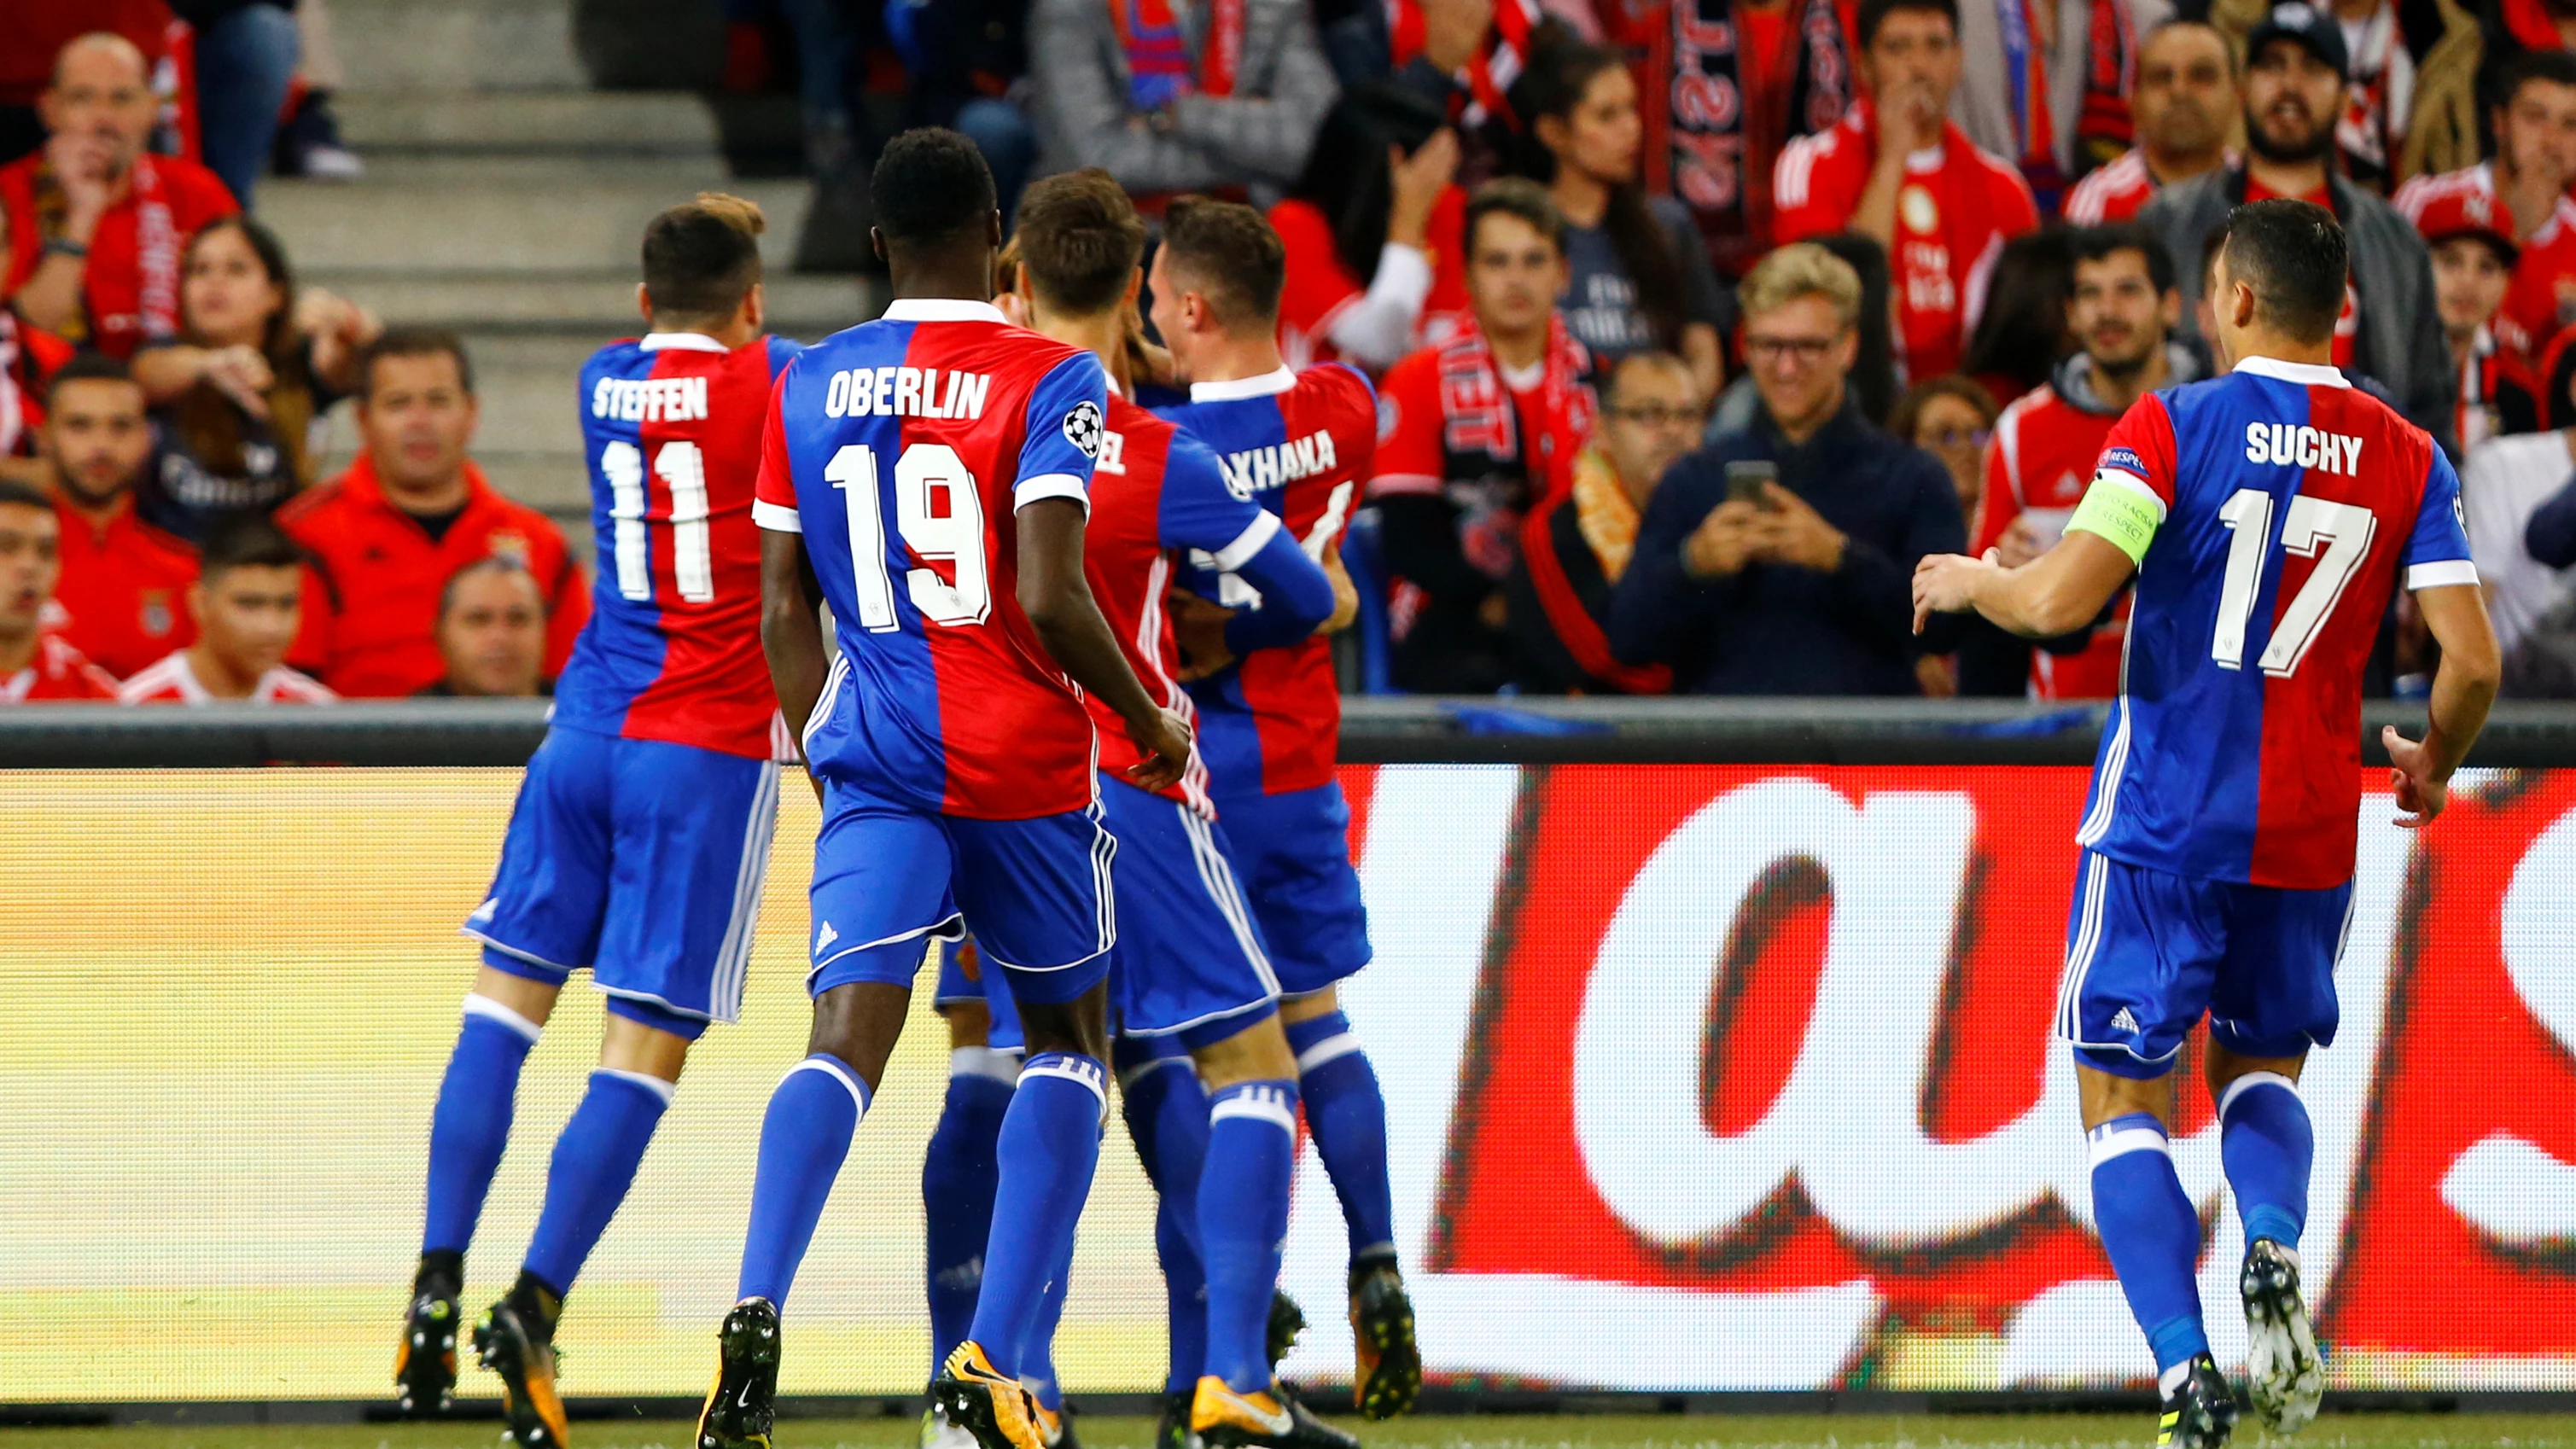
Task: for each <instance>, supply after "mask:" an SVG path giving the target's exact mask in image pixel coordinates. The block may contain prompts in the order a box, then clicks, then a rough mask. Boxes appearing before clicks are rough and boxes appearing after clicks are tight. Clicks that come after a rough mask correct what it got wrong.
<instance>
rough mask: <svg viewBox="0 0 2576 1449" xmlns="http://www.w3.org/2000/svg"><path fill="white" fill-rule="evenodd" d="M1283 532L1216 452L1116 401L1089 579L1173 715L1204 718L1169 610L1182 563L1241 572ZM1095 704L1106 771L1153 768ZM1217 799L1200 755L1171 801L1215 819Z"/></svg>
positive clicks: (1090, 538)
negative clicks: (1238, 488)
mask: <svg viewBox="0 0 2576 1449" xmlns="http://www.w3.org/2000/svg"><path fill="white" fill-rule="evenodd" d="M1278 532H1279V518H1278V515H1276V514H1274V513H1272V512H1270V511H1269V510H1268V509H1265V508H1263V507H1262V506H1261V505H1260V504H1258V503H1255V502H1253V501H1252V499H1251V498H1249V497H1247V496H1244V495H1243V494H1240V493H1237V492H1235V491H1234V490H1232V489H1230V488H1228V487H1227V486H1226V480H1225V474H1224V472H1223V471H1222V469H1221V468H1220V465H1219V464H1218V462H1217V457H1216V454H1215V453H1213V452H1211V451H1210V450H1209V449H1208V446H1207V444H1205V443H1202V442H1200V441H1199V440H1198V439H1196V438H1193V437H1191V436H1189V435H1188V434H1186V433H1183V432H1182V431H1180V430H1179V429H1178V428H1175V427H1173V426H1172V425H1171V424H1170V423H1168V422H1165V421H1164V420H1162V419H1161V418H1158V417H1156V416H1154V415H1153V414H1152V413H1150V412H1148V411H1146V410H1145V409H1143V408H1141V407H1138V406H1137V405H1136V404H1134V403H1132V402H1129V401H1128V400H1127V399H1126V398H1124V397H1112V398H1111V399H1110V400H1109V436H1108V438H1107V440H1106V441H1105V442H1104V444H1103V445H1102V448H1101V452H1100V463H1099V468H1098V470H1097V471H1096V472H1095V473H1094V474H1093V475H1092V479H1091V525H1090V527H1088V528H1086V529H1085V530H1083V539H1082V565H1083V571H1084V573H1085V574H1086V575H1088V576H1089V578H1090V580H1091V593H1092V597H1093V598H1095V599H1097V600H1098V601H1099V603H1100V612H1101V614H1102V615H1103V616H1104V617H1106V618H1107V619H1108V620H1109V629H1110V632H1111V633H1114V634H1116V635H1117V636H1118V644H1119V647H1120V648H1121V649H1124V650H1125V651H1126V653H1127V663H1128V665H1129V666H1130V667H1131V668H1133V669H1134V670H1135V671H1136V677H1137V678H1138V679H1140V680H1143V681H1144V682H1145V688H1146V689H1147V691H1148V692H1150V693H1152V694H1153V696H1154V698H1155V700H1156V701H1157V702H1158V703H1160V704H1161V705H1162V706H1163V707H1164V708H1166V709H1171V710H1177V711H1179V712H1180V713H1181V714H1182V715H1184V716H1187V715H1190V714H1192V713H1193V712H1194V711H1193V707H1192V701H1191V698H1190V694H1189V692H1188V691H1187V690H1185V689H1183V688H1182V687H1181V686H1180V685H1179V684H1177V683H1175V682H1174V679H1173V676H1174V675H1175V674H1176V673H1178V671H1179V664H1180V651H1179V646H1178V644H1177V642H1176V641H1175V640H1174V638H1173V637H1172V622H1171V616H1170V614H1169V613H1168V612H1166V611H1165V609H1164V607H1163V596H1164V595H1165V594H1166V593H1168V592H1169V591H1170V590H1171V588H1172V583H1173V563H1174V554H1175V553H1176V552H1177V551H1182V550H1186V551H1188V552H1190V553H1192V554H1195V555H1198V556H1202V557H1205V558H1207V559H1208V560H1209V561H1210V564H1211V566H1212V567H1214V568H1215V569H1218V570H1221V571H1227V572H1231V571H1232V570H1234V569H1236V568H1240V567H1242V566H1243V565H1244V564H1245V563H1246V562H1248V561H1250V560H1251V559H1252V558H1253V557H1254V556H1255V555H1256V554H1258V553H1260V551H1261V549H1262V546H1263V545H1265V544H1267V543H1268V542H1269V541H1270V540H1271V538H1272V537H1274V536H1275V535H1277V534H1278ZM1283 547H1284V546H1283ZM1267 652H1278V651H1267ZM1090 703H1091V720H1092V723H1093V725H1094V726H1096V727H1097V728H1098V729H1099V731H1100V768H1101V769H1102V770H1104V771H1106V772H1108V773H1110V774H1113V775H1123V774H1124V772H1125V771H1126V770H1128V769H1129V768H1130V767H1132V766H1135V765H1138V764H1141V763H1143V760H1144V756H1143V754H1142V752H1140V751H1139V750H1138V749H1137V748H1136V744H1135V742H1134V741H1133V740H1130V739H1129V738H1128V737H1127V727H1126V725H1125V724H1124V723H1123V722H1121V721H1120V720H1119V718H1118V716H1117V714H1116V712H1115V711H1113V710H1111V709H1110V708H1109V706H1107V705H1106V704H1103V703H1102V702H1101V701H1100V700H1099V699H1098V698H1093V699H1092V700H1091V701H1090ZM1207 791H1208V771H1207V765H1206V762H1205V760H1204V759H1203V758H1201V757H1199V756H1198V755H1196V754H1193V755H1192V757H1191V760H1190V766H1189V769H1188V770H1187V771H1185V772H1184V773H1183V774H1182V776H1181V779H1180V780H1179V782H1178V783H1176V784H1173V785H1171V786H1169V787H1167V788H1166V789H1165V790H1164V791H1163V793H1164V794H1165V795H1168V796H1170V797H1171V798H1172V799H1174V800H1178V801H1181V802H1183V803H1185V804H1187V805H1189V806H1190V807H1191V808H1193V809H1195V810H1197V811H1198V812H1199V813H1200V814H1202V815H1206V816H1209V817H1210V818H1213V817H1214V815H1215V813H1216V812H1215V808H1214V807H1213V806H1212V805H1211V804H1210V803H1209V801H1208V794H1207Z"/></svg>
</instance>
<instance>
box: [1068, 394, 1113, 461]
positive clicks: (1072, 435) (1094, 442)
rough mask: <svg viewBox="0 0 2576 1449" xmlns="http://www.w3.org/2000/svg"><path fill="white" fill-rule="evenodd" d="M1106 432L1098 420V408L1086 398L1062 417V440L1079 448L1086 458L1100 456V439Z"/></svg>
mask: <svg viewBox="0 0 2576 1449" xmlns="http://www.w3.org/2000/svg"><path fill="white" fill-rule="evenodd" d="M1106 431H1107V429H1106V427H1105V426H1104V425H1103V424H1102V422H1101V420H1100V409H1099V407H1098V406H1097V405H1095V404H1094V403H1093V402H1092V401H1091V400H1090V399H1088V398H1085V399H1084V400H1083V401H1081V402H1080V403H1077V404H1075V406H1074V409H1073V411H1072V412H1069V413H1066V414H1065V415H1064V440H1065V441H1066V442H1068V443H1071V444H1073V445H1074V446H1075V447H1077V448H1080V449H1081V450H1082V456H1084V457H1086V458H1094V459H1096V458H1098V457H1099V456H1100V438H1101V434H1102V433H1104V432H1106Z"/></svg>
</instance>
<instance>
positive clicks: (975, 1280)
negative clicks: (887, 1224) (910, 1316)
mask: <svg viewBox="0 0 2576 1449" xmlns="http://www.w3.org/2000/svg"><path fill="white" fill-rule="evenodd" d="M1019 1070H1020V1067H1019V1062H1018V1061H1017V1060H1016V1059H1015V1058H1013V1057H1012V1056H1011V1054H1010V1053H1008V1052H997V1051H995V1050H993V1049H992V1048H990V1047H957V1048H955V1049H954V1050H952V1051H950V1052H949V1054H948V1100H947V1102H946V1104H945V1105H944V1106H943V1107H942V1108H941V1109H940V1113H939V1127H938V1130H936V1131H934V1132H932V1133H931V1134H930V1149H929V1151H927V1152H926V1153H924V1154H923V1156H922V1159H921V1210H922V1227H923V1237H924V1240H925V1241H924V1246H925V1247H926V1248H927V1249H928V1253H927V1255H926V1256H927V1258H928V1263H927V1268H928V1274H929V1296H930V1372H931V1373H932V1375H933V1376H936V1375H937V1374H938V1372H939V1366H940V1365H941V1364H944V1363H946V1362H947V1361H948V1355H949V1354H950V1353H952V1352H954V1351H955V1350H956V1348H957V1344H958V1341H959V1340H961V1339H963V1338H965V1336H966V1329H967V1326H968V1325H969V1324H971V1323H973V1322H974V1320H975V1294H976V1290H977V1289H978V1288H980V1287H981V1286H982V1284H983V1281H984V1240H985V1239H986V1238H987V1237H990V1236H991V1235H992V1231H993V1184H994V1182H995V1180H996V1178H997V1177H998V1176H999V1174H1000V1171H1001V1163H1000V1161H999V1159H998V1158H997V1156H996V1155H995V1153H996V1147H997V1144H998V1143H999V1140H1000V1138H1001V1135H1002V1114H1003V1113H1005V1112H1007V1111H1009V1110H1010V1107H1011V1083H1012V1081H1013V1080H1014V1079H1015V1078H1016V1077H1017V1076H1018V1075H1019Z"/></svg>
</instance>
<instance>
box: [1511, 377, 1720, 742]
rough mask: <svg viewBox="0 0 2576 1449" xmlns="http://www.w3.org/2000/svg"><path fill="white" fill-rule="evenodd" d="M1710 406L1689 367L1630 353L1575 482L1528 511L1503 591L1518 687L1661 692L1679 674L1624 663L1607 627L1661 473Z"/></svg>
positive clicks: (1683, 450) (1691, 441)
mask: <svg viewBox="0 0 2576 1449" xmlns="http://www.w3.org/2000/svg"><path fill="white" fill-rule="evenodd" d="M1707 421H1708V403H1707V400H1706V399H1705V398H1704V397H1702V396H1701V394H1700V390H1699V383H1698V381H1697V379H1696V378H1695V377H1694V376H1693V375H1692V373H1691V368H1690V363H1689V362H1687V361H1685V360H1684V359H1683V358H1681V357H1680V356H1678V355H1676V354H1674V353H1670V352H1632V353H1630V354H1628V355H1627V356H1626V357H1624V358H1622V359H1620V361H1619V364H1618V366H1616V367H1615V368H1613V369H1612V370H1611V372H1610V375H1609V377H1608V378H1607V380H1606V381H1605V383H1604V385H1603V390H1602V394H1601V420H1600V427H1599V429H1598V430H1597V431H1596V432H1594V433H1593V435H1592V444H1591V446H1590V447H1587V448H1585V449H1584V450H1583V451H1582V452H1581V453H1578V454H1576V455H1575V459H1574V482H1573V486H1572V487H1570V488H1568V489H1567V490H1566V491H1565V492H1564V493H1561V494H1558V495H1556V496H1554V497H1551V498H1549V499H1548V500H1547V501H1545V502H1543V503H1541V504H1539V505H1538V507H1536V508H1534V509H1532V510H1531V512H1530V516H1529V518H1528V520H1527V521H1526V522H1524V523H1523V524H1522V525H1521V557H1520V562H1519V564H1518V565H1517V566H1515V567H1514V568H1513V570H1512V577H1511V581H1510V583H1509V584H1508V585H1507V586H1506V590H1507V591H1506V594H1505V605H1506V610H1507V614H1508V618H1509V621H1510V622H1509V628H1510V631H1511V636H1512V678H1513V682H1514V683H1515V684H1516V685H1518V687H1519V689H1520V691H1521V693H1523V694H1663V693H1665V692H1667V691H1669V690H1670V689H1671V688H1672V687H1673V675H1672V671H1671V670H1669V669H1666V668H1665V667H1664V666H1662V665H1660V664H1649V665H1644V666H1639V665H1633V664H1622V663H1620V662H1619V660H1618V658H1617V656H1615V655H1613V654H1612V653H1611V652H1610V639H1609V635H1608V634H1607V633H1606V632H1605V629H1604V625H1605V624H1606V622H1607V620H1608V619H1609V617H1610V596H1611V591H1612V590H1613V589H1615V588H1617V587H1618V583H1619V579H1620V577H1621V575H1623V574H1625V573H1626V572H1627V571H1628V560H1629V558H1630V557H1632V556H1633V554H1634V553H1635V550H1636V544H1637V525H1638V522H1639V521H1640V516H1641V515H1642V513H1643V512H1644V510H1645V507H1646V503H1647V500H1648V499H1650V498H1652V497H1653V496H1654V492H1655V484H1656V483H1657V482H1658V481H1660V480H1661V479H1662V478H1663V476H1664V472H1665V470H1667V469H1669V468H1671V467H1672V466H1673V464H1674V463H1676V462H1679V461H1680V460H1681V458H1682V457H1683V455H1685V454H1687V453H1688V452H1690V450H1691V449H1692V448H1693V447H1695V446H1697V445H1698V443H1699V434H1700V429H1701V428H1702V427H1703V426H1704V425H1706V423H1707Z"/></svg>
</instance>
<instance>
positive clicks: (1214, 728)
mask: <svg viewBox="0 0 2576 1449" xmlns="http://www.w3.org/2000/svg"><path fill="white" fill-rule="evenodd" d="M1164 416H1166V417H1168V418H1169V419H1171V420H1172V421H1173V422H1174V423H1176V424H1178V425H1179V426H1180V427H1181V429H1182V430H1183V431H1184V432H1187V433H1189V434H1190V435H1192V436H1193V437H1196V438H1198V439H1200V440H1201V441H1203V442H1205V443H1206V444H1207V445H1208V447H1209V448H1210V449H1212V450H1213V451H1214V452H1215V453H1216V456H1217V458H1218V461H1219V462H1220V464H1221V465H1222V467H1223V468H1224V471H1225V480H1226V484H1227V486H1228V487H1229V488H1231V489H1233V490H1234V492H1235V493H1236V494H1237V496H1240V497H1245V498H1249V499H1251V500H1252V501H1253V502H1255V503H1257V504H1259V505H1260V506H1261V507H1263V508H1264V509H1267V510H1268V511H1270V512H1271V513H1273V514H1276V515H1277V516H1278V518H1279V521H1280V522H1281V524H1283V525H1284V526H1285V527H1286V528H1287V529H1288V531H1289V533H1290V534H1292V535H1294V536H1295V538H1296V539H1297V541H1298V543H1299V544H1300V545H1301V546H1302V547H1303V548H1304V549H1305V550H1306V554H1307V556H1308V557H1309V558H1313V559H1315V560H1316V561H1318V562H1321V561H1322V560H1323V558H1324V556H1325V555H1326V553H1327V552H1329V551H1330V550H1331V549H1332V548H1333V547H1334V546H1335V545H1336V544H1338V543H1339V542H1340V541H1341V536H1342V531H1343V529H1344V528H1345V527H1347V526H1348V524H1349V522H1350V516H1351V510H1352V509H1354V508H1356V507H1357V506H1358V505H1359V496H1358V495H1359V489H1360V487H1361V485H1362V484H1363V483H1365V482H1366V481H1367V479H1368V478H1369V476H1370V474H1371V473H1372V472H1373V471H1374V463H1375V457H1376V453H1377V396H1376V394H1375V392H1374V391H1373V390H1372V389H1371V388H1370V387H1369V383H1368V379H1367V378H1365V377H1363V376H1361V375H1360V374H1359V373H1358V372H1357V371H1355V370H1353V369H1352V368H1350V367H1348V366H1346V365H1343V364H1340V363H1325V364H1322V365H1320V366H1316V367H1310V368H1307V369H1305V370H1304V371H1302V372H1295V373H1291V372H1288V371H1286V370H1285V369H1282V370H1281V371H1278V372H1274V373H1270V374H1267V375H1265V376H1262V377H1255V378H1246V379H1243V380H1241V381H1237V382H1224V383H1203V384H1200V385H1198V386H1195V387H1192V388H1191V389H1190V401H1189V403H1188V404H1187V405H1186V406H1182V407H1176V408H1170V409H1166V410H1165V412H1164ZM1190 565H1191V569H1190V573H1189V575H1188V577H1187V578H1186V579H1185V580H1184V583H1185V584H1186V585H1187V586H1188V587H1189V588H1190V589H1191V590H1192V591H1193V592H1195V593H1200V594H1203V595H1205V596H1207V597H1208V598H1212V599H1215V600H1216V601H1218V602H1219V603H1223V604H1229V605H1239V604H1240V603H1242V602H1244V601H1245V600H1244V596H1245V594H1247V593H1248V592H1249V590H1248V589H1247V588H1246V587H1245V586H1244V585H1243V583H1242V581H1241V580H1238V579H1231V578H1229V577H1228V576H1226V575H1225V573H1224V572H1223V571H1222V570H1221V569H1218V568H1216V567H1215V560H1213V559H1211V558H1208V557H1205V556H1203V555H1193V556H1192V557H1191V559H1190ZM1190 697H1191V699H1192V700H1193V701H1194V702H1195V703H1196V704H1197V706H1198V712H1199V718H1198V726H1199V753H1200V755H1201V756H1202V757H1203V758H1204V759H1205V760H1206V761H1207V766H1208V771H1209V774H1210V775H1211V777H1212V780H1213V785H1212V788H1213V789H1214V790H1215V792H1216V794H1217V796H1218V798H1220V799H1222V798H1223V797H1224V796H1226V795H1228V794H1231V793H1234V792H1238V791H1254V790H1257V791H1259V792H1261V793H1264V794H1271V795H1277V794H1285V793H1287V792H1289V791H1293V790H1310V789H1313V788H1315V787H1317V786H1320V785H1323V784H1325V783H1327V782H1329V781H1330V780H1331V779H1332V778H1333V760H1334V750H1335V741H1336V739H1337V738H1338V736H1339V734H1340V731H1341V723H1342V697H1341V689H1340V686H1339V684H1338V683H1337V682H1336V680H1335V678H1334V675H1333V648H1332V641H1331V640H1330V639H1328V638H1326V637H1324V636H1322V635H1316V636H1313V637H1310V638H1307V639H1304V640H1301V641H1300V642H1298V643H1295V644H1291V645H1288V646H1285V647H1283V648H1277V649H1263V650H1260V651H1257V652H1256V653H1254V654H1253V655H1252V656H1251V657H1249V658H1247V659H1244V660H1243V661H1241V662H1240V663H1239V664H1237V665H1236V666H1235V667H1233V668H1231V669H1227V670H1225V671H1223V672H1221V673H1218V674H1215V675H1212V676H1210V677H1209V678H1207V679H1203V680H1200V681H1198V682H1197V683H1195V684H1192V685H1191V686H1190Z"/></svg>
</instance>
